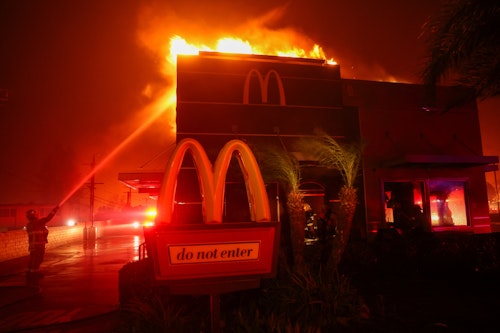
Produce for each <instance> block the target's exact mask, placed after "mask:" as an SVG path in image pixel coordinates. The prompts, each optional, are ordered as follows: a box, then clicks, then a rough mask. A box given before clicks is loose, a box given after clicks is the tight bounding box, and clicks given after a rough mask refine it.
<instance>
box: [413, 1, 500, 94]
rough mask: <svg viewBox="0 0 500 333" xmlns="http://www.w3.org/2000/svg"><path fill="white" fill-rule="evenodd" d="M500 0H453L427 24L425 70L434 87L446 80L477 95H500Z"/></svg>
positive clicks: (425, 80)
mask: <svg viewBox="0 0 500 333" xmlns="http://www.w3.org/2000/svg"><path fill="white" fill-rule="evenodd" d="M499 22H500V2H498V1H490V0H449V1H448V2H447V3H445V4H444V6H443V7H442V9H441V10H440V11H438V13H437V14H436V15H435V16H434V17H431V19H430V20H429V21H428V22H427V23H426V25H425V26H424V30H423V34H424V36H425V38H426V41H427V44H428V54H429V55H428V59H427V60H426V64H425V67H424V69H423V71H422V79H423V82H424V84H425V85H427V86H428V87H430V88H432V91H434V87H435V85H436V84H437V83H439V82H440V81H442V80H444V79H448V80H451V81H452V82H454V83H458V84H461V85H464V86H466V87H469V88H471V89H472V90H473V92H474V96H473V97H478V98H482V99H485V98H488V97H494V96H498V95H499V94H500V56H499V54H500V24H499Z"/></svg>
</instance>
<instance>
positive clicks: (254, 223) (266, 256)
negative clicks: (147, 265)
mask: <svg viewBox="0 0 500 333" xmlns="http://www.w3.org/2000/svg"><path fill="white" fill-rule="evenodd" d="M187 152H190V153H191V155H192V156H193V161H194V164H195V168H196V170H197V175H198V181H199V185H200V192H201V193H200V196H201V199H202V210H203V221H200V223H199V224H186V223H183V222H182V221H173V219H172V217H173V212H174V209H175V192H176V188H177V178H178V175H179V172H180V170H181V166H182V163H183V161H184V158H185V155H186V153H187ZM233 157H235V158H236V159H237V160H238V162H239V166H240V169H241V171H242V174H243V175H244V181H245V187H246V190H247V197H248V203H249V207H248V208H249V210H250V216H251V221H248V222H236V223H234V222H233V223H231V222H223V208H224V193H225V191H224V189H225V179H226V174H227V172H228V169H229V165H230V162H231V159H232V158H233ZM157 211H158V215H157V218H156V226H155V228H154V229H151V230H148V231H147V232H146V237H147V239H146V240H147V242H148V243H149V244H151V245H152V246H151V247H150V250H151V251H152V254H153V255H152V257H153V258H154V266H155V278H156V281H157V282H160V283H162V282H164V283H165V284H167V285H168V286H169V287H170V289H171V290H172V292H174V293H200V292H201V293H207V294H208V293H209V294H213V293H220V292H227V291H231V290H238V289H247V288H254V287H257V286H258V285H259V281H260V278H261V277H271V276H273V275H274V274H275V270H276V261H277V252H278V241H279V223H277V222H273V221H271V220H270V219H271V218H270V216H271V214H270V208H269V201H268V197H267V193H266V189H265V186H264V181H263V179H262V175H261V173H260V169H259V166H258V164H257V161H256V159H255V156H254V155H253V153H252V151H251V150H250V148H249V147H248V146H247V145H246V144H245V143H244V142H242V141H240V140H231V141H229V142H228V143H226V145H225V146H224V147H223V148H222V149H221V151H220V152H219V154H218V157H217V159H216V161H215V167H214V168H212V164H211V162H210V160H209V159H208V157H207V155H206V152H205V150H204V149H203V147H202V146H201V145H200V144H199V143H198V142H197V141H196V140H194V139H189V138H188V139H184V140H182V141H181V142H179V144H178V145H177V147H176V149H175V151H174V152H173V154H172V156H171V158H170V161H169V164H168V165H167V169H166V171H165V175H164V178H163V184H162V187H161V191H160V195H159V197H158V206H157Z"/></svg>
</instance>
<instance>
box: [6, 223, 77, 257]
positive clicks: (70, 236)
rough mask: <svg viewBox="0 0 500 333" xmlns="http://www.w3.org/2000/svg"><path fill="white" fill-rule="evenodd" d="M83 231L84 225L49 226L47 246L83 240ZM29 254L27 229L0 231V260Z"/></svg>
mask: <svg viewBox="0 0 500 333" xmlns="http://www.w3.org/2000/svg"><path fill="white" fill-rule="evenodd" d="M83 231H84V227H83V226H77V227H66V226H60V227H49V243H48V244H47V248H48V249H49V248H53V247H57V246H61V245H65V244H69V243H74V242H83ZM28 254H29V253H28V235H27V233H26V231H25V230H13V231H6V232H0V261H5V260H10V259H15V258H19V257H23V256H27V255H28Z"/></svg>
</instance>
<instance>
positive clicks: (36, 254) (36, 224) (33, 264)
mask: <svg viewBox="0 0 500 333" xmlns="http://www.w3.org/2000/svg"><path fill="white" fill-rule="evenodd" d="M58 209H59V206H56V207H55V208H54V209H52V211H51V212H50V213H49V215H47V216H46V217H39V216H38V212H37V211H36V210H34V209H29V210H28V211H26V218H27V219H28V224H27V225H26V231H27V232H28V244H29V247H28V249H29V252H30V257H29V262H28V270H27V274H28V277H30V276H41V274H40V272H39V269H40V265H41V263H42V261H43V257H44V255H45V245H46V244H47V238H48V236H49V230H48V229H47V227H46V226H45V224H47V223H48V222H49V221H50V220H52V218H53V217H54V215H56V212H57V210H58Z"/></svg>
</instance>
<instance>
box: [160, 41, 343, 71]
mask: <svg viewBox="0 0 500 333" xmlns="http://www.w3.org/2000/svg"><path fill="white" fill-rule="evenodd" d="M200 51H213V52H222V53H239V54H265V55H275V56H280V57H292V58H312V59H324V60H326V61H327V63H328V64H336V62H335V61H334V60H333V58H330V59H327V57H326V55H325V52H324V51H323V49H322V48H321V46H319V45H318V44H314V46H313V48H312V49H311V50H309V51H307V50H304V49H302V48H299V47H292V48H288V49H287V48H284V49H278V48H276V49H273V48H270V47H267V48H266V47H264V46H258V45H252V44H250V42H248V41H246V40H242V39H240V38H233V37H223V38H220V39H218V40H217V42H216V43H215V47H210V46H207V45H204V44H198V45H196V44H192V43H188V42H187V41H186V40H185V39H184V38H182V37H180V36H174V37H172V38H171V39H170V54H169V55H168V57H167V60H168V61H169V62H170V63H171V64H175V63H176V59H177V55H179V54H185V55H196V54H199V52H200Z"/></svg>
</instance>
